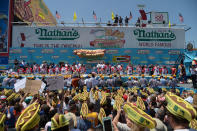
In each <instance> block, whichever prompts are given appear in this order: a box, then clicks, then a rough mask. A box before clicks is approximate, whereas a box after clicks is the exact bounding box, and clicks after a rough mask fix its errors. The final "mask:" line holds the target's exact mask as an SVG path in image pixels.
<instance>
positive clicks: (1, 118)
mask: <svg viewBox="0 0 197 131" xmlns="http://www.w3.org/2000/svg"><path fill="white" fill-rule="evenodd" d="M5 119H6V115H5V114H3V113H1V112H0V131H4V121H5Z"/></svg>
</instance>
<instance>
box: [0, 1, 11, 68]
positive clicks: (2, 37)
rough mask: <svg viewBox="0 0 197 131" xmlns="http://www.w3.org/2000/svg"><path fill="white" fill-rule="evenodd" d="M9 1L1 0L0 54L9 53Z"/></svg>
mask: <svg viewBox="0 0 197 131" xmlns="http://www.w3.org/2000/svg"><path fill="white" fill-rule="evenodd" d="M9 2H10V0H1V4H0V54H1V53H8V25H9ZM0 64H2V63H0Z"/></svg>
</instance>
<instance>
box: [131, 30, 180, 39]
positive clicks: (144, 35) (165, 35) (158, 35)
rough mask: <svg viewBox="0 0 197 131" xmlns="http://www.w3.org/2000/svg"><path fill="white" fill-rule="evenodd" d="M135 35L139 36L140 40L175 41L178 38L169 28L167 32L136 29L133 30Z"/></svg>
mask: <svg viewBox="0 0 197 131" xmlns="http://www.w3.org/2000/svg"><path fill="white" fill-rule="evenodd" d="M133 33H134V35H135V36H137V40H138V41H164V42H165V41H166V42H169V41H173V40H175V39H176V35H175V34H174V33H173V32H172V31H170V30H168V31H167V32H157V31H150V32H147V31H145V30H143V29H136V30H134V31H133Z"/></svg>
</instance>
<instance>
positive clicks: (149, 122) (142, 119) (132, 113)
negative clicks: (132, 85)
mask: <svg viewBox="0 0 197 131" xmlns="http://www.w3.org/2000/svg"><path fill="white" fill-rule="evenodd" d="M123 109H124V111H125V113H126V115H127V116H128V118H129V119H130V120H131V121H132V122H134V123H135V124H137V125H140V126H142V127H147V128H149V129H153V128H155V127H156V122H155V120H154V119H153V118H152V117H151V116H149V115H148V114H146V113H145V112H144V111H142V110H141V109H139V108H137V107H136V106H135V105H133V104H132V103H126V104H124V107H123Z"/></svg>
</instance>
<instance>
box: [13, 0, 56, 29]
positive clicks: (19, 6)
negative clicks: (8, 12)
mask: <svg viewBox="0 0 197 131" xmlns="http://www.w3.org/2000/svg"><path fill="white" fill-rule="evenodd" d="M14 4H15V5H14V14H15V15H16V16H17V17H18V18H19V19H21V20H22V21H24V22H26V23H28V24H32V23H35V24H36V25H56V24H57V21H56V19H55V17H54V16H53V15H52V13H51V12H50V10H49V9H48V7H47V6H46V4H45V3H44V1H43V0H15V3H14Z"/></svg>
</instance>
